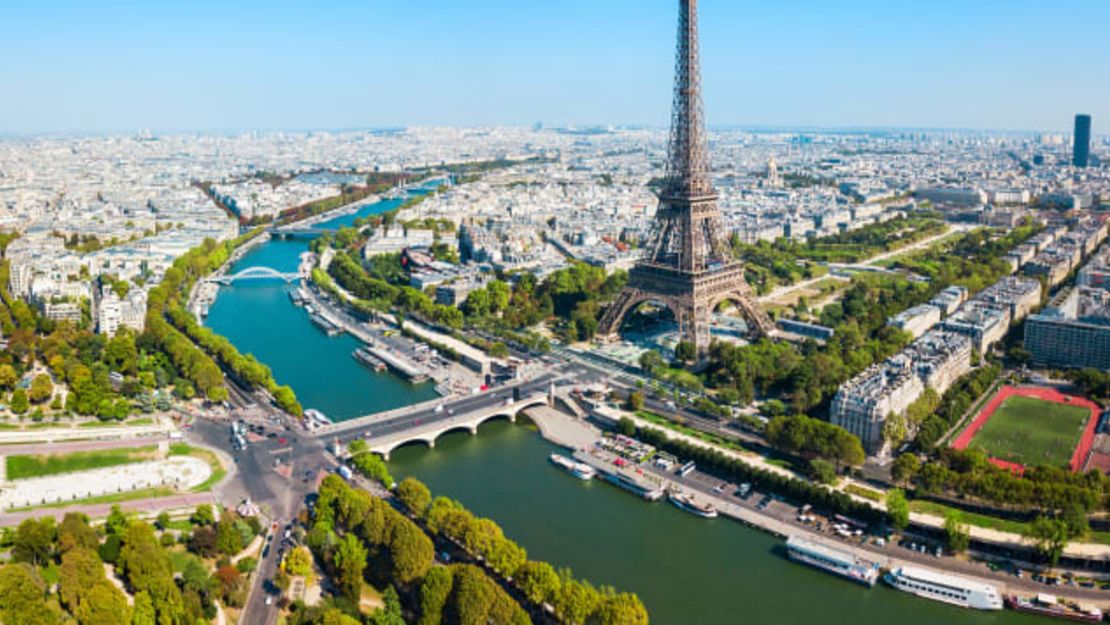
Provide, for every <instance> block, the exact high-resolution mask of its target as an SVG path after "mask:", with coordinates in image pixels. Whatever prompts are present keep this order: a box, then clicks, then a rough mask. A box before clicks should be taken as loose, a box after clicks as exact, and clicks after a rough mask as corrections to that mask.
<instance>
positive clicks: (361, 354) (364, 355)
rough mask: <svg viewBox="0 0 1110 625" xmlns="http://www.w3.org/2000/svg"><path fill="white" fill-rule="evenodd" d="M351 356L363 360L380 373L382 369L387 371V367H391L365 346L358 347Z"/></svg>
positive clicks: (362, 361) (363, 362)
mask: <svg viewBox="0 0 1110 625" xmlns="http://www.w3.org/2000/svg"><path fill="white" fill-rule="evenodd" d="M351 356H353V357H354V359H355V360H357V361H359V362H361V363H362V364H364V365H366V366H367V367H370V368H371V369H373V370H374V371H377V372H378V373H381V372H382V371H385V370H386V369H388V368H389V367H387V366H386V364H385V363H384V362H382V361H381V359H379V358H378V357H377V356H375V355H374V354H371V353H370V352H369V351H367V350H366V349H365V348H363V347H360V348H358V349H356V350H355V351H353V352H351Z"/></svg>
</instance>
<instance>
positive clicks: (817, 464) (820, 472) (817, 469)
mask: <svg viewBox="0 0 1110 625" xmlns="http://www.w3.org/2000/svg"><path fill="white" fill-rule="evenodd" d="M809 474H810V476H811V477H813V479H815V480H817V481H818V482H820V483H822V484H829V485H834V484H836V481H837V476H836V467H834V466H833V464H832V463H831V462H829V461H828V460H823V459H821V458H814V459H813V460H810V461H809Z"/></svg>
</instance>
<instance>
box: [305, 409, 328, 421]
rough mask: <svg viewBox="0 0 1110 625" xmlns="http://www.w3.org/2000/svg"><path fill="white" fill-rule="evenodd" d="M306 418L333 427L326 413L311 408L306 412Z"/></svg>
mask: <svg viewBox="0 0 1110 625" xmlns="http://www.w3.org/2000/svg"><path fill="white" fill-rule="evenodd" d="M304 416H305V417H307V418H309V419H311V420H312V421H314V422H315V423H317V424H319V425H331V419H329V418H327V416H325V415H324V413H322V412H320V411H319V410H317V409H315V408H309V409H308V410H305V411H304Z"/></svg>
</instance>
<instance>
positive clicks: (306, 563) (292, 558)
mask: <svg viewBox="0 0 1110 625" xmlns="http://www.w3.org/2000/svg"><path fill="white" fill-rule="evenodd" d="M285 570H286V571H289V574H290V575H296V576H298V577H308V576H309V575H311V574H312V554H311V553H310V552H309V551H308V549H306V548H304V547H296V548H294V549H293V550H291V551H290V552H289V553H288V554H286V556H285Z"/></svg>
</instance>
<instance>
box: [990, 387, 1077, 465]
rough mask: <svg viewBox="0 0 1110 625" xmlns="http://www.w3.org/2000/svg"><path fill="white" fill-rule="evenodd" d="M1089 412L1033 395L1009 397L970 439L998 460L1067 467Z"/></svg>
mask: <svg viewBox="0 0 1110 625" xmlns="http://www.w3.org/2000/svg"><path fill="white" fill-rule="evenodd" d="M1090 417H1091V412H1090V410H1088V409H1087V408H1082V407H1079V406H1070V405H1068V404H1061V403H1058V402H1053V401H1046V400H1043V399H1035V398H1032V397H1020V396H1014V397H1008V398H1006V400H1005V401H1004V402H1002V405H1001V406H999V407H998V409H997V410H995V411H994V414H992V415H991V417H990V420H988V421H987V422H986V423H984V424H983V427H982V428H980V430H979V431H978V432H976V433H975V436H974V437H973V438H972V439H971V444H970V445H969V447H978V448H980V449H982V450H984V451H986V452H987V454H988V455H990V456H991V457H994V458H998V459H1000V460H1006V461H1009V462H1016V463H1019V464H1023V465H1025V466H1034V465H1038V464H1050V465H1053V466H1067V465H1068V463H1069V462H1070V461H1071V457H1072V453H1073V452H1074V451H1075V447H1076V445H1078V444H1079V439H1080V438H1081V437H1082V436H1083V428H1084V426H1085V425H1086V424H1087V420H1088V419H1089V418H1090Z"/></svg>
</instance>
